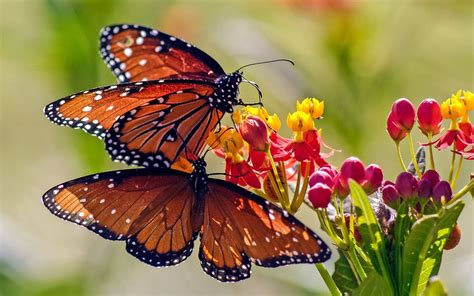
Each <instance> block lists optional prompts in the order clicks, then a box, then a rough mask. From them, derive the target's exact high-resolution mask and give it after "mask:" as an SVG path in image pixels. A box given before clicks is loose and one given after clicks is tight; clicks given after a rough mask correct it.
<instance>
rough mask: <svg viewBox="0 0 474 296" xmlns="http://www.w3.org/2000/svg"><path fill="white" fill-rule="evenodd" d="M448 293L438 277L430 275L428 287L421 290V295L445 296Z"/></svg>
mask: <svg viewBox="0 0 474 296" xmlns="http://www.w3.org/2000/svg"><path fill="white" fill-rule="evenodd" d="M446 295H448V293H447V292H446V289H445V288H444V285H443V283H442V282H441V280H440V279H439V278H438V277H432V278H431V279H430V283H429V284H428V287H427V288H426V289H425V290H424V291H423V296H446Z"/></svg>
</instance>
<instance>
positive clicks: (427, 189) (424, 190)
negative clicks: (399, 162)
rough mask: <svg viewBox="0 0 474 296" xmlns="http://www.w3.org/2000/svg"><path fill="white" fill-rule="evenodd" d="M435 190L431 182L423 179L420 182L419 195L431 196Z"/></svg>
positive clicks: (422, 196) (420, 196)
mask: <svg viewBox="0 0 474 296" xmlns="http://www.w3.org/2000/svg"><path fill="white" fill-rule="evenodd" d="M432 191H433V186H431V182H430V181H428V180H426V179H424V180H423V179H422V180H420V182H419V183H418V197H419V198H429V197H430V196H431V193H432Z"/></svg>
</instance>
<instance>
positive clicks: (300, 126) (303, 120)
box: [286, 111, 314, 142]
mask: <svg viewBox="0 0 474 296" xmlns="http://www.w3.org/2000/svg"><path fill="white" fill-rule="evenodd" d="M286 124H287V125H288V127H289V128H290V129H291V130H292V131H293V132H295V138H294V140H295V141H296V142H301V141H303V132H306V131H308V130H310V129H314V123H313V119H312V118H311V116H310V115H309V114H307V113H305V112H303V111H296V112H293V113H288V117H287V118H286Z"/></svg>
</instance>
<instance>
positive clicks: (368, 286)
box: [352, 271, 393, 296]
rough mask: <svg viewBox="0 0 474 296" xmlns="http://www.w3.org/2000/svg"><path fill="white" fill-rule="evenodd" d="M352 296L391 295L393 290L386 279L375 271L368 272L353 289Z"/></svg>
mask: <svg viewBox="0 0 474 296" xmlns="http://www.w3.org/2000/svg"><path fill="white" fill-rule="evenodd" d="M352 295H353V296H367V295H369V296H371V295H374V296H375V295H376V296H392V295H393V292H392V289H391V287H390V286H389V284H388V282H387V281H386V279H384V278H383V277H382V276H381V275H380V274H378V273H377V272H375V271H372V272H371V273H369V275H368V276H367V278H366V279H365V280H364V281H363V282H362V283H361V284H360V286H359V287H358V288H357V289H356V290H354V292H353V294H352Z"/></svg>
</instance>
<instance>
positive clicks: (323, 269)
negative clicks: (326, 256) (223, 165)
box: [314, 263, 342, 296]
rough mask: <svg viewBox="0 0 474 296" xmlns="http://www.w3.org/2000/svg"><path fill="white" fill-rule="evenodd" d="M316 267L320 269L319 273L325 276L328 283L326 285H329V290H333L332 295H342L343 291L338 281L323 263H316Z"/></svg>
mask: <svg viewBox="0 0 474 296" xmlns="http://www.w3.org/2000/svg"><path fill="white" fill-rule="evenodd" d="M314 265H315V266H316V268H317V269H318V271H319V274H320V275H321V277H322V278H323V280H324V282H325V283H326V286H327V287H328V289H329V291H330V292H331V295H333V296H340V295H342V293H341V291H339V289H338V288H337V286H336V283H335V282H334V280H333V279H332V277H331V275H330V274H329V272H328V270H327V269H326V267H325V266H324V264H323V263H316V264H314Z"/></svg>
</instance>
